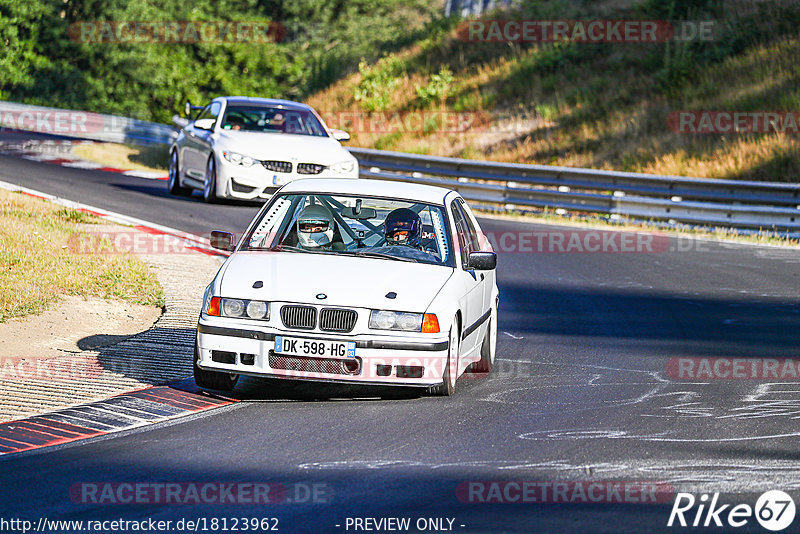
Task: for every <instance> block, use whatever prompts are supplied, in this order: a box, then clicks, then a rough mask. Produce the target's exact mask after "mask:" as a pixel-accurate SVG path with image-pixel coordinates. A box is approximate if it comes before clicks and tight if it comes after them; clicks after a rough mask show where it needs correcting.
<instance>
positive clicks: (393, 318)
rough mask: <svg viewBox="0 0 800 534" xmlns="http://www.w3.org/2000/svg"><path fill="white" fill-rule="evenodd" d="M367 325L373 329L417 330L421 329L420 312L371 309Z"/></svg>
mask: <svg viewBox="0 0 800 534" xmlns="http://www.w3.org/2000/svg"><path fill="white" fill-rule="evenodd" d="M369 327H370V328H373V329H375V330H403V331H405V332H419V331H421V330H422V314H421V313H406V312H393V311H387V310H372V313H370V315H369Z"/></svg>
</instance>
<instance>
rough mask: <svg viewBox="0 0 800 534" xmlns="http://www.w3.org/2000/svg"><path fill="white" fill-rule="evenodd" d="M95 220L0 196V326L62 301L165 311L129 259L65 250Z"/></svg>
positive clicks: (159, 293) (140, 265)
mask: <svg viewBox="0 0 800 534" xmlns="http://www.w3.org/2000/svg"><path fill="white" fill-rule="evenodd" d="M98 221H99V219H98V218H97V217H95V216H93V215H89V214H86V213H84V212H81V211H78V210H74V209H69V208H64V207H61V206H57V205H54V204H50V203H48V202H46V201H43V200H39V199H35V198H30V197H27V196H25V195H23V194H21V193H12V192H9V191H1V190H0V322H4V321H6V320H8V319H9V318H12V317H21V316H24V315H29V314H36V313H40V312H42V311H43V310H44V309H45V308H47V307H48V306H50V305H51V304H53V303H54V302H55V301H57V300H58V298H59V296H61V295H78V296H84V297H88V296H97V297H102V298H118V299H122V300H126V301H129V302H134V303H137V304H144V305H150V306H163V305H164V292H163V289H162V288H161V285H159V283H158V281H157V280H156V277H155V275H154V274H153V273H152V272H151V271H150V269H149V268H148V267H147V265H146V264H145V263H144V262H143V261H142V260H141V259H140V258H138V257H136V256H135V255H133V254H118V253H110V254H77V253H75V252H73V251H71V250H70V247H69V244H70V243H71V242H76V240H78V239H80V238H81V237H82V236H84V235H85V233H86V232H85V228H86V226H87V224H92V223H97V222H98Z"/></svg>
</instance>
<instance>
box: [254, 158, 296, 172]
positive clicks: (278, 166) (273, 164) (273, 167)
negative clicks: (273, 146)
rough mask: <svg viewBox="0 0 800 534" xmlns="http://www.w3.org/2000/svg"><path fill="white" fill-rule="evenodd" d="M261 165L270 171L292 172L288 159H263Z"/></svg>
mask: <svg viewBox="0 0 800 534" xmlns="http://www.w3.org/2000/svg"><path fill="white" fill-rule="evenodd" d="M261 165H263V166H264V168H265V169H267V170H268V171H272V172H285V173H290V172H292V162H290V161H274V160H264V161H262V162H261Z"/></svg>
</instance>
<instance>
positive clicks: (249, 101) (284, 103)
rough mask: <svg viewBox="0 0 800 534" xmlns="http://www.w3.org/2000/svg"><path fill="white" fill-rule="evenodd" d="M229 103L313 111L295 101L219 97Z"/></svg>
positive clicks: (249, 97)
mask: <svg viewBox="0 0 800 534" xmlns="http://www.w3.org/2000/svg"><path fill="white" fill-rule="evenodd" d="M219 98H221V99H225V100H227V101H228V104H251V105H257V106H282V107H285V108H288V109H297V110H304V111H306V110H311V106H309V105H307V104H303V103H301V102H295V101H293V100H282V99H279V98H257V97H251V96H222V97H219Z"/></svg>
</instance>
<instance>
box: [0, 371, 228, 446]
mask: <svg viewBox="0 0 800 534" xmlns="http://www.w3.org/2000/svg"><path fill="white" fill-rule="evenodd" d="M232 402H235V401H233V400H229V399H223V398H217V397H212V396H210V395H208V394H207V393H204V392H202V391H201V390H199V389H198V388H197V387H196V386H195V385H194V381H193V380H192V379H187V380H184V381H182V382H179V383H176V384H172V385H170V386H155V387H151V388H147V389H142V390H139V391H134V392H131V393H123V394H121V395H117V396H115V397H111V398H109V399H105V400H101V401H97V402H93V403H89V404H82V405H79V406H73V407H71V408H65V409H63V410H58V411H55V412H51V413H47V414H44V415H37V416H33V417H29V418H27V419H22V420H20V421H11V422H8V423H2V424H0V455H4V454H11V453H15V452H22V451H29V450H33V449H40V448H42V447H50V446H52V445H60V444H63V443H69V442H72V441H78V440H82V439H87V438H92V437H95V436H102V435H105V434H111V433H114V432H119V431H122V430H128V429H131V428H136V427H139V426H144V425H149V424H153V423H157V422H160V421H166V420H167V419H174V418H176V417H181V416H184V415H189V414H192V413H197V412H202V411H205V410H210V409H213V408H219V407H221V406H226V405H228V404H231V403H232Z"/></svg>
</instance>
